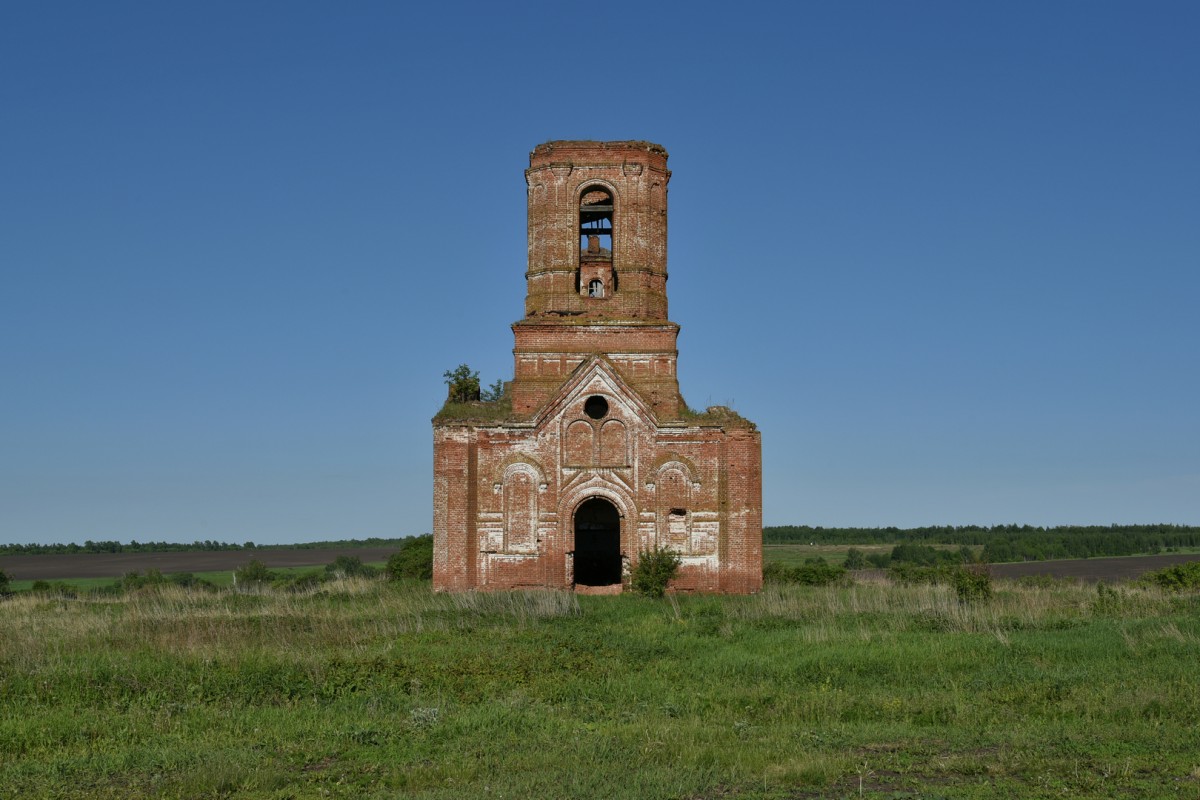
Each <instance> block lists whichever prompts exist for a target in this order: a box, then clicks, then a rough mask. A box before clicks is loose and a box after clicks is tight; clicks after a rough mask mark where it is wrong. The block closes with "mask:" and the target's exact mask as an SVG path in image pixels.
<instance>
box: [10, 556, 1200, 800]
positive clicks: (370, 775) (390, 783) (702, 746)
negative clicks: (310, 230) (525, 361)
mask: <svg viewBox="0 0 1200 800" xmlns="http://www.w3.org/2000/svg"><path fill="white" fill-rule="evenodd" d="M1197 663H1200V600H1198V599H1197V597H1196V596H1195V595H1170V594H1166V593H1163V592H1160V591H1159V590H1157V589H1153V588H1148V587H1138V588H1135V587H1118V588H1109V587H1104V588H1103V589H1096V588H1093V587H1083V586H1080V585H1076V584H1069V583H1055V584H1051V585H1047V586H1019V585H1016V584H1008V583H1003V582H1002V583H999V584H997V591H996V593H995V596H994V597H993V598H992V600H991V601H990V602H987V603H961V602H959V601H958V599H957V597H956V595H955V594H954V591H953V589H951V588H949V587H941V586H926V585H921V586H894V585H892V584H890V583H888V582H886V581H883V580H881V581H878V582H872V583H859V584H854V585H849V586H831V587H794V586H770V587H768V588H767V589H765V590H764V591H763V592H762V593H761V594H759V595H756V596H752V597H701V596H697V597H686V596H682V597H681V596H669V597H668V598H666V599H665V600H662V601H653V600H647V599H644V598H638V597H631V596H618V597H576V596H575V595H573V594H570V593H561V592H526V593H521V592H512V593H470V594H460V595H441V594H433V593H431V592H430V591H429V587H428V584H427V583H409V584H385V583H381V582H378V581H370V580H363V579H347V580H340V581H334V582H330V583H327V584H324V585H322V586H321V587H320V588H318V589H315V590H313V591H309V592H302V593H282V592H271V591H265V592H261V593H257V594H252V593H246V594H239V593H233V592H216V593H213V592H203V591H189V590H185V589H180V588H177V587H170V586H163V587H156V588H153V589H147V590H144V591H140V592H137V593H133V594H129V595H126V596H121V597H114V598H97V599H91V600H64V599H57V598H53V597H35V596H27V595H20V596H16V597H14V598H11V599H9V600H7V601H5V602H3V603H0V711H2V712H3V713H0V787H3V791H0V796H13V797H20V796H30V797H42V796H55V797H68V798H69V797H101V798H104V797H113V798H116V797H197V798H199V797H222V796H224V797H250V798H283V797H309V796H314V797H315V796H330V797H356V798H357V797H395V796H415V797H430V798H460V797H486V796H508V797H614V798H620V797H626V798H705V797H721V796H737V797H741V798H755V797H761V798H768V797H770V798H776V797H817V796H820V797H851V796H853V797H859V796H863V797H896V796H939V797H1014V796H1020V797H1061V796H1072V797H1121V796H1124V797H1168V796H1171V797H1174V796H1200V783H1198V782H1197V781H1198V779H1200V737H1198V735H1197V733H1196V728H1195V724H1194V722H1195V719H1196V718H1197V717H1198V716H1200V694H1198V690H1197V681H1196V680H1195V665H1196V664H1197ZM1188 792H1191V795H1189V794H1188Z"/></svg>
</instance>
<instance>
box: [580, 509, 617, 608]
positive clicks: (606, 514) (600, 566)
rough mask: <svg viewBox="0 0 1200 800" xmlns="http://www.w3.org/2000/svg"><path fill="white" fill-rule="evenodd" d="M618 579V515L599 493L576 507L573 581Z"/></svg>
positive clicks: (592, 583) (606, 582) (590, 582)
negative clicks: (598, 495)
mask: <svg viewBox="0 0 1200 800" xmlns="http://www.w3.org/2000/svg"><path fill="white" fill-rule="evenodd" d="M620 582H621V515H620V514H619V513H617V509H616V507H615V506H614V505H613V504H612V503H610V502H608V501H607V500H605V499H604V498H602V497H593V498H591V499H589V500H585V501H583V504H582V505H580V506H579V508H578V509H577V510H576V511H575V583H577V584H581V585H583V586H611V585H612V584H614V583H620Z"/></svg>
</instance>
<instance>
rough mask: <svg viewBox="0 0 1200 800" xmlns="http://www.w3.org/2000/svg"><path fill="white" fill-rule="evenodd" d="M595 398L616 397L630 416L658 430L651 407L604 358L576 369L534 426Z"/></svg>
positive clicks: (537, 415) (535, 417) (596, 357)
mask: <svg viewBox="0 0 1200 800" xmlns="http://www.w3.org/2000/svg"><path fill="white" fill-rule="evenodd" d="M594 394H600V395H607V396H609V397H613V398H614V399H616V400H617V401H618V402H619V403H620V404H621V405H622V406H624V407H625V409H626V411H627V413H629V414H632V415H633V416H635V417H637V418H639V419H641V421H642V422H644V423H645V424H646V425H649V426H651V427H658V418H657V417H656V416H655V414H654V410H653V409H652V408H651V406H650V404H649V403H647V402H646V400H645V399H644V398H643V397H642V395H641V393H640V392H638V391H637V390H636V389H634V388H633V387H632V386H631V385H630V384H629V382H628V381H626V380H625V379H624V378H623V377H621V373H620V371H619V370H618V369H617V368H616V366H614V365H613V363H612V362H611V361H609V360H608V359H607V358H605V357H604V356H601V355H593V356H589V357H588V358H587V359H585V360H584V361H583V363H581V364H580V365H579V366H578V367H576V368H575V370H574V371H573V372H572V373H571V375H570V377H568V378H567V380H566V381H564V382H563V385H562V386H561V387H559V390H558V391H557V392H555V393H554V395H553V396H551V398H550V399H549V400H548V401H547V402H546V403H545V405H543V406H542V407H541V408H540V409H538V411H537V413H535V414H534V415H533V419H532V420H531V422H532V423H533V425H534V427H537V428H540V427H542V426H543V425H544V424H545V423H546V422H547V421H548V420H551V419H554V418H555V417H557V416H558V415H560V414H561V413H562V412H563V410H564V409H565V408H567V407H568V406H570V405H572V404H573V403H575V402H577V401H578V400H579V399H580V398H582V397H584V396H586V395H594Z"/></svg>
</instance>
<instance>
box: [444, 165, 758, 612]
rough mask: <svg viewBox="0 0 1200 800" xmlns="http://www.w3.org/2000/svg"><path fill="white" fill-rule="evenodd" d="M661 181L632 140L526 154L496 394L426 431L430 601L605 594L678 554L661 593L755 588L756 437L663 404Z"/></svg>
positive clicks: (722, 412)
mask: <svg viewBox="0 0 1200 800" xmlns="http://www.w3.org/2000/svg"><path fill="white" fill-rule="evenodd" d="M670 177H671V173H670V171H669V170H668V169H667V152H666V150H665V149H663V148H662V147H661V146H659V145H656V144H651V143H649V142H640V141H626V142H591V141H555V142H547V143H545V144H542V145H538V146H537V148H535V149H534V151H533V152H532V153H530V155H529V169H528V170H526V172H525V181H526V183H527V185H528V198H529V264H528V268H527V271H526V273H525V280H526V294H525V317H524V318H523V319H521V320H520V321H518V322H516V323H514V324H513V326H512V330H513V334H514V336H515V346H514V347H513V355H514V359H515V373H514V377H513V380H512V382H511V383H509V384H507V385H506V386H505V389H504V393H503V396H502V397H500V398H498V399H494V400H492V401H491V402H481V401H473V400H471V399H470V398H468V399H467V401H466V402H461V400H462V398H457V399H458V400H459V401H460V402H454V400H455V399H456V398H451V400H449V401H447V404H446V406H445V407H444V408H443V409H442V411H441V412H440V413H439V414H438V415H437V416H436V417H435V418H434V420H433V440H434V445H433V448H434V521H433V528H434V530H433V535H434V556H433V583H434V588H435V589H438V590H442V591H465V590H470V589H516V588H534V587H547V588H563V589H569V588H572V587H576V588H581V587H608V589H607V590H608V591H619V590H620V587H621V586H622V584H623V583H625V582H627V579H628V576H629V572H630V569H631V568H632V567H633V566H634V565H635V564H636V563H637V559H638V554H639V552H641V551H644V550H649V549H653V548H655V547H658V548H670V549H672V550H674V551H676V552H677V553H678V554H679V556H680V559H681V562H682V563H681V567H680V570H679V574H678V577H677V578H676V579H675V580H674V581H673V582H672V587H673V588H674V589H675V590H676V591H697V592H738V593H743V592H753V591H756V590H758V589H759V588H760V587H761V585H762V474H761V473H762V455H761V443H760V438H759V432H758V430H757V429H756V428H755V426H754V425H753V423H751V422H748V421H747V420H745V419H743V418H742V417H740V416H739V415H737V414H736V413H734V412H732V411H730V410H729V409H727V408H723V407H712V408H709V409H708V410H707V411H706V412H704V413H698V412H695V411H692V410H690V409H689V408H688V407H687V405H686V404H685V403H684V401H683V398H682V397H681V396H680V393H679V381H678V379H677V377H676V363H677V360H678V350H677V349H676V339H677V337H678V335H679V326H678V325H676V324H675V323H674V322H671V321H670V320H669V319H668V317H667V181H668V180H670ZM603 590H604V589H601V591H603Z"/></svg>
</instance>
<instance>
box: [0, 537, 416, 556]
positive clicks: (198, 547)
mask: <svg viewBox="0 0 1200 800" xmlns="http://www.w3.org/2000/svg"><path fill="white" fill-rule="evenodd" d="M404 541H405V538H395V539H381V538H379V537H377V536H373V537H370V538H367V539H331V540H328V541H324V542H304V543H302V544H259V545H256V544H255V543H254V542H244V543H242V544H234V543H232V542H215V541H213V540H211V539H206V540H204V541H199V540H197V541H195V542H192V543H191V544H187V543H183V542H139V541H137V540H133V539H131V540H130V541H129V543H128V544H122V543H121V542H117V541H99V542H93V541H92V540H91V539H88V540H87V541H86V542H84V543H83V544H75V543H74V542H72V543H70V544H0V555H47V554H69V553H180V552H194V551H204V550H207V551H216V550H316V549H331V548H338V547H392V546H399V545H400V544H401V543H402V542H404Z"/></svg>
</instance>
